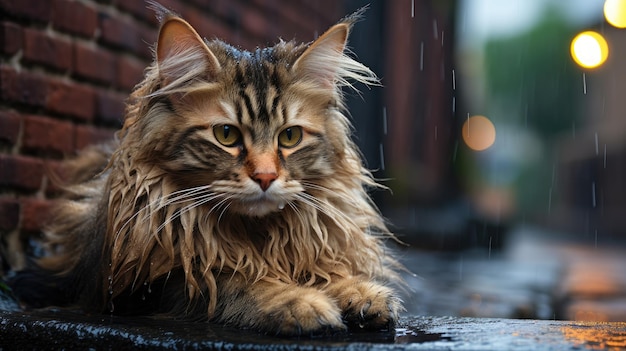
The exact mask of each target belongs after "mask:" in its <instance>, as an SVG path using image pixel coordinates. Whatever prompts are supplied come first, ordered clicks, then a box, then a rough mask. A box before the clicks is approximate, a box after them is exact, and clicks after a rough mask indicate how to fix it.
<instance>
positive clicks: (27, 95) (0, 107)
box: [0, 0, 343, 271]
mask: <svg viewBox="0 0 626 351" xmlns="http://www.w3.org/2000/svg"><path fill="white" fill-rule="evenodd" d="M161 3H162V4H163V5H165V6H166V7H168V8H171V9H173V10H175V11H176V12H178V13H180V14H181V15H183V17H184V18H185V19H187V20H188V21H189V22H190V23H191V24H192V25H193V26H194V27H195V28H196V29H197V30H198V32H199V33H200V34H201V35H202V36H205V37H207V38H212V37H218V38H221V39H223V40H225V41H227V42H230V43H232V44H234V45H238V46H241V47H243V48H246V49H254V48H255V47H256V46H265V45H266V44H268V43H270V44H271V43H274V42H275V41H276V39H277V37H282V38H285V39H287V40H288V39H292V38H296V39H297V40H299V41H309V40H312V39H313V38H314V37H315V35H316V34H320V33H321V32H322V31H323V30H325V29H326V28H327V27H328V26H330V25H331V24H332V23H334V22H335V21H336V20H337V19H339V18H340V17H341V16H342V14H343V13H342V12H343V10H342V4H341V2H340V1H334V0H327V1H321V0H318V1H304V0H303V1H290V0H272V1H265V0H250V1H245V0H210V1H209V0H204V1H203V0H190V1H182V0H181V1H175V0H168V1H161ZM156 30H157V21H156V20H155V17H154V14H153V12H152V11H151V10H149V9H148V8H147V7H146V3H145V2H144V1H142V0H99V1H94V0H81V1H78V0H0V239H2V243H0V244H3V245H0V246H4V247H7V246H8V247H9V249H8V251H9V252H5V255H4V256H5V260H6V257H13V255H12V254H13V253H15V251H16V250H18V249H19V247H20V245H21V244H23V243H24V242H25V238H26V237H27V236H28V234H31V233H37V232H38V231H39V229H40V227H41V225H42V221H43V220H44V219H45V214H46V211H47V210H48V208H49V206H50V203H51V199H52V198H54V196H55V193H56V191H55V187H54V185H53V184H52V182H51V181H50V177H49V172H48V170H54V169H55V167H58V165H59V162H60V160H62V159H63V158H64V157H66V156H70V155H72V154H74V153H75V152H76V151H78V150H80V149H82V148H84V147H85V146H87V145H88V144H91V143H97V142H101V141H104V140H106V139H108V138H110V137H111V136H112V135H113V133H114V131H115V130H116V129H117V128H119V126H120V125H121V121H122V120H123V112H124V100H125V98H126V97H127V95H128V94H129V92H130V91H131V89H132V88H133V86H134V85H135V84H137V83H138V82H139V81H140V80H141V77H142V74H143V69H144V67H145V66H146V65H147V64H148V62H149V61H150V60H151V55H152V54H151V51H150V47H149V46H150V44H151V43H154V41H155V40H156ZM1 256H2V255H0V257H1ZM11 260H16V261H15V262H14V263H17V264H20V262H19V259H15V258H11ZM4 264H5V266H6V262H4ZM0 271H1V269H0Z"/></svg>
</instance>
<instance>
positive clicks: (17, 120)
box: [0, 111, 22, 145]
mask: <svg viewBox="0 0 626 351" xmlns="http://www.w3.org/2000/svg"><path fill="white" fill-rule="evenodd" d="M21 123H22V118H21V117H20V115H18V114H17V113H15V112H8V111H1V112H0V141H4V142H8V143H9V145H15V143H17V139H18V137H19V134H20V126H21Z"/></svg>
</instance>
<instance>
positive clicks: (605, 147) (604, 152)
mask: <svg viewBox="0 0 626 351" xmlns="http://www.w3.org/2000/svg"><path fill="white" fill-rule="evenodd" d="M604 168H605V169H606V144H604Z"/></svg>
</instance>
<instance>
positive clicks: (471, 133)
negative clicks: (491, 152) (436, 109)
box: [461, 116, 496, 151]
mask: <svg viewBox="0 0 626 351" xmlns="http://www.w3.org/2000/svg"><path fill="white" fill-rule="evenodd" d="M461 133H462V134H463V141H464V142H465V145H467V147H469V148H470V149H472V150H474V151H483V150H486V149H488V148H490V147H491V146H492V145H493V143H494V142H495V141H496V127H495V126H494V125H493V123H491V121H490V120H489V118H487V117H485V116H472V117H470V118H468V119H467V121H465V123H464V124H463V129H462V130H461Z"/></svg>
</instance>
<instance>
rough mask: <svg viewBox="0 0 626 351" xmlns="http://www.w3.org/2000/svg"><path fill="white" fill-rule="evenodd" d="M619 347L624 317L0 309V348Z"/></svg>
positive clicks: (625, 330) (624, 335)
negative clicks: (307, 327)
mask: <svg viewBox="0 0 626 351" xmlns="http://www.w3.org/2000/svg"><path fill="white" fill-rule="evenodd" d="M51 348H52V349H115V350H124V349H133V350H142V349H145V350H205V349H211V350H264V351H274V350H286V351H292V350H294V351H295V350H328V351H331V350H335V351H339V350H374V351H378V350H380V351H384V350H626V323H593V322H586V323H581V322H567V321H541V320H515V319H493V318H491V319H490V318H455V317H405V318H403V319H402V320H401V321H400V324H399V325H398V327H397V328H395V329H393V330H386V331H379V332H362V331H358V332H349V333H340V334H335V335H323V336H303V337H297V338H296V337H290V338H286V337H278V336H272V335H264V334H259V333H257V332H254V331H249V330H239V329H234V328H228V327H224V326H220V325H214V324H208V323H189V322H176V321H170V320H154V319H148V318H128V317H113V316H84V315H80V314H73V313H69V312H61V311H38V312H0V349H2V350H12V349H19V350H23V349H51Z"/></svg>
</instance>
